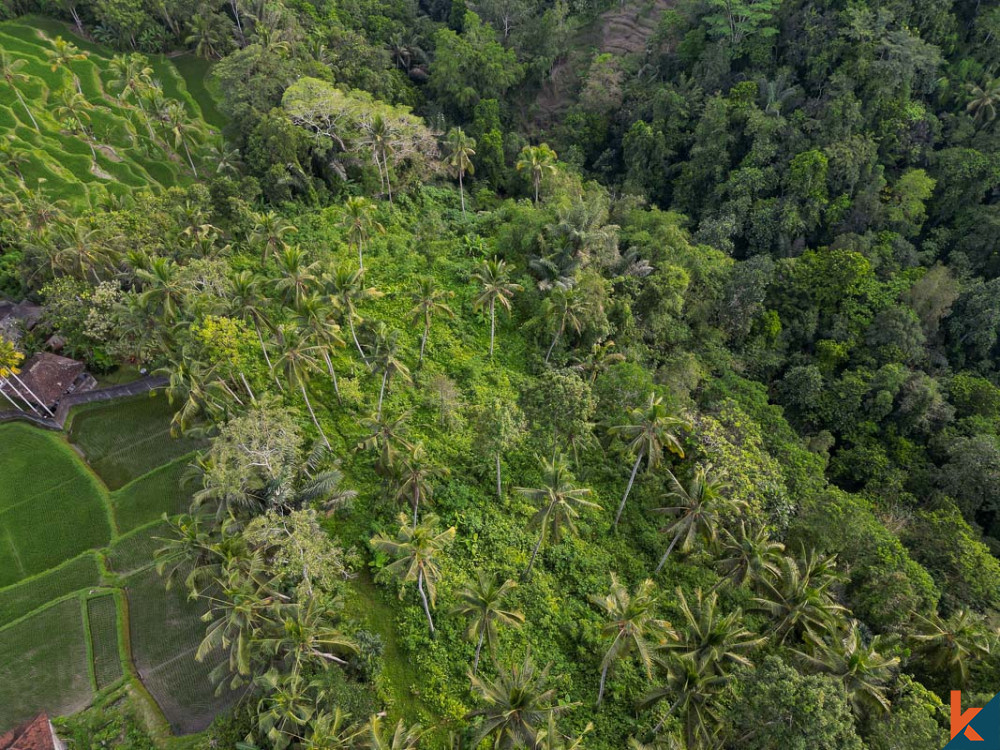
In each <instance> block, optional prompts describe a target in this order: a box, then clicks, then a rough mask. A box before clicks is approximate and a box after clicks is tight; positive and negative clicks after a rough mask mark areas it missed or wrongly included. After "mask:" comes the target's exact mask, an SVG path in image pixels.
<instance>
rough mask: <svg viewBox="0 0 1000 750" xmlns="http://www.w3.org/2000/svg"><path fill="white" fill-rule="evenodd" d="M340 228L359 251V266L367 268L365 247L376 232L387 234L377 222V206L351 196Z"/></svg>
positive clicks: (345, 205)
mask: <svg viewBox="0 0 1000 750" xmlns="http://www.w3.org/2000/svg"><path fill="white" fill-rule="evenodd" d="M340 226H341V227H343V229H344V232H345V233H346V234H347V242H348V244H349V245H351V246H352V247H353V248H354V249H355V250H357V251H358V264H359V266H360V268H361V269H362V270H363V269H364V267H365V245H367V244H368V240H369V239H371V236H372V233H374V232H379V233H382V232H385V227H383V226H382V225H381V224H379V223H378V222H377V221H375V205H374V204H373V203H372V202H371V201H370V200H368V199H367V198H364V197H361V196H351V197H350V198H348V199H347V201H346V202H345V203H344V218H343V219H341V222H340Z"/></svg>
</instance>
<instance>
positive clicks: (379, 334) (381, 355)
mask: <svg viewBox="0 0 1000 750" xmlns="http://www.w3.org/2000/svg"><path fill="white" fill-rule="evenodd" d="M399 357H400V344H399V331H395V330H392V331H390V330H389V328H388V327H387V326H386V325H385V323H383V322H381V321H379V323H378V325H377V327H376V328H375V346H374V347H373V352H372V370H373V371H374V372H381V373H382V386H381V387H380V388H379V392H378V411H377V412H376V419H378V418H380V417H381V416H382V399H383V398H384V397H385V392H386V389H387V388H388V386H389V382H390V381H391V380H392V378H393V377H399V378H400V379H402V380H403V381H404V382H406V383H412V382H413V378H412V377H411V376H410V368H408V367H407V366H406V365H405V364H404V363H403V360H401V359H400V358H399Z"/></svg>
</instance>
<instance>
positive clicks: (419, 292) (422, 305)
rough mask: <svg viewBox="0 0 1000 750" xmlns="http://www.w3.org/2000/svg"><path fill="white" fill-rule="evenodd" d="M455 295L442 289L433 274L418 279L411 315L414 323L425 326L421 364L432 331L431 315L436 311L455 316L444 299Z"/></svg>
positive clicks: (422, 337)
mask: <svg viewBox="0 0 1000 750" xmlns="http://www.w3.org/2000/svg"><path fill="white" fill-rule="evenodd" d="M454 296H455V293H454V292H448V291H445V290H443V289H440V288H439V287H438V285H437V281H435V280H434V277H433V276H422V277H421V278H420V279H419V280H418V281H417V289H416V291H414V292H413V309H412V310H410V316H411V319H412V320H413V322H414V323H419V324H421V325H423V328H424V333H423V335H422V336H421V337H420V359H419V363H420V364H423V363H424V349H425V348H426V346H427V337H428V335H429V334H430V332H431V316H432V315H433V314H434V313H440V314H442V315H445V316H447V317H449V318H454V317H455V313H454V312H453V311H452V309H451V308H450V307H448V305H447V303H445V301H444V300H446V299H448V298H449V297H454Z"/></svg>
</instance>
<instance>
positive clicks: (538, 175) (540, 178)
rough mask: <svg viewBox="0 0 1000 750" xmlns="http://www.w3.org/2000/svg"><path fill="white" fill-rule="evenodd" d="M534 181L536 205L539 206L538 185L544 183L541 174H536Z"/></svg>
mask: <svg viewBox="0 0 1000 750" xmlns="http://www.w3.org/2000/svg"><path fill="white" fill-rule="evenodd" d="M534 177H535V179H534V182H535V205H536V206H537V205H538V184H539V183H540V182H541V181H542V176H541V174H536V175H535V176H534Z"/></svg>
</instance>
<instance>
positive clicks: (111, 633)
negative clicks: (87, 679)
mask: <svg viewBox="0 0 1000 750" xmlns="http://www.w3.org/2000/svg"><path fill="white" fill-rule="evenodd" d="M87 626H88V627H87V629H88V631H89V633H90V654H91V660H92V661H93V666H94V682H95V683H96V687H97V689H98V690H104V689H105V688H107V687H110V686H111V685H114V684H115V683H116V682H118V680H120V679H121V678H122V677H123V676H124V672H123V671H122V660H121V657H120V656H119V654H118V604H117V602H116V600H115V595H114V594H110V593H109V594H101V595H100V596H95V597H93V598H92V599H88V600H87Z"/></svg>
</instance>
